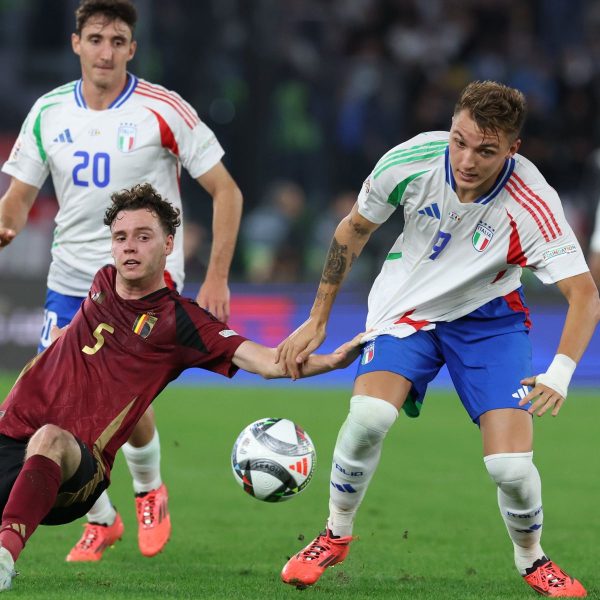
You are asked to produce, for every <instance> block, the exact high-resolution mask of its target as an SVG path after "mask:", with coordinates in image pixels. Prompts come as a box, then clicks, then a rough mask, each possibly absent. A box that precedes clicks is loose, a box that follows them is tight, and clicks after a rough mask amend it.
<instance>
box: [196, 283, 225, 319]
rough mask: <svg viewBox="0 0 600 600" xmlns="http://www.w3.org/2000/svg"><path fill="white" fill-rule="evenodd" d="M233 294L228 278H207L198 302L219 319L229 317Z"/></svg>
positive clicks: (199, 293)
mask: <svg viewBox="0 0 600 600" xmlns="http://www.w3.org/2000/svg"><path fill="white" fill-rule="evenodd" d="M230 298H231V294H230V292H229V286H228V285H227V280H226V279H216V278H213V279H206V280H205V281H204V283H203V284H202V285H201V286H200V291H199V292H198V296H197V297H196V302H197V303H198V304H199V305H200V306H201V307H202V308H205V309H206V310H207V311H208V312H210V313H212V314H213V315H214V316H215V317H217V319H219V321H223V323H226V322H227V321H228V319H229V301H230Z"/></svg>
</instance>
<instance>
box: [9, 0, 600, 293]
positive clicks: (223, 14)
mask: <svg viewBox="0 0 600 600" xmlns="http://www.w3.org/2000/svg"><path fill="white" fill-rule="evenodd" d="M137 1H138V2H140V3H142V2H143V3H144V10H143V11H140V12H141V13H142V14H143V20H142V21H141V22H140V24H139V27H138V31H137V35H138V37H139V38H141V39H143V44H141V45H140V47H141V51H140V52H138V56H137V58H136V61H137V64H136V65H134V70H135V71H136V72H138V73H139V74H140V75H141V76H144V77H146V78H150V79H155V80H157V81H158V82H160V83H161V84H163V85H165V86H166V87H168V88H174V89H177V90H180V91H181V92H182V94H183V95H184V97H186V98H189V99H190V100H191V101H192V103H193V104H194V105H195V106H196V107H197V108H198V109H199V112H200V113H201V114H203V115H206V116H207V120H208V123H207V124H208V125H209V126H210V127H211V128H212V129H213V130H214V131H215V133H216V135H217V137H218V138H219V139H222V140H224V142H225V144H224V145H225V146H226V147H227V148H228V154H227V158H226V161H227V166H228V167H229V168H230V170H231V171H232V172H235V173H236V176H237V178H238V179H239V183H240V185H241V187H242V189H244V190H245V195H246V196H247V208H246V215H245V218H248V217H249V216H250V215H251V214H252V213H253V212H255V210H256V211H260V210H262V211H263V212H264V211H265V207H264V200H261V199H264V198H265V197H266V196H267V195H270V194H271V192H270V191H269V190H271V188H273V187H276V186H277V183H276V182H278V181H280V180H289V181H294V182H296V183H297V185H298V186H300V188H301V189H302V190H303V191H301V192H300V195H303V196H305V197H304V201H303V202H304V204H305V205H307V206H308V209H310V214H311V215H314V216H315V217H316V220H315V221H314V223H312V224H310V225H309V212H308V210H307V207H306V206H305V209H304V211H303V216H302V217H301V219H300V221H301V222H302V224H303V226H305V227H306V230H305V232H304V233H305V234H306V236H305V237H306V238H307V239H308V238H310V239H316V238H318V236H319V234H317V230H319V229H320V228H321V227H324V228H327V222H328V221H329V220H330V218H331V215H330V212H329V208H330V207H329V204H330V203H332V202H337V200H334V198H336V193H337V191H338V190H354V191H355V192H357V191H358V190H359V188H360V185H361V184H362V182H363V180H364V179H365V177H366V176H367V175H368V173H369V172H370V171H371V169H372V168H373V166H374V163H375V162H376V160H377V159H378V158H379V157H380V156H381V155H382V154H383V153H384V152H385V151H386V150H387V149H389V148H392V147H393V146H395V145H396V144H397V143H398V142H400V141H401V140H405V139H408V138H409V137H411V136H412V135H414V134H415V133H417V132H420V131H425V130H435V129H448V128H449V126H450V123H449V121H448V116H447V115H448V114H450V113H451V111H452V107H453V102H454V99H455V97H456V94H457V93H458V91H459V90H460V89H462V88H463V87H464V85H465V84H466V83H467V82H468V81H471V80H474V79H495V80H500V81H502V82H504V83H507V84H509V85H513V86H516V87H519V88H520V89H522V90H523V91H524V92H525V94H526V95H527V98H528V102H529V108H530V114H529V117H528V121H527V123H526V125H525V130H524V143H523V147H522V152H523V154H524V155H525V156H527V157H528V158H529V159H531V160H532V161H533V162H534V163H535V164H536V165H537V166H538V167H539V168H540V169H541V170H542V172H544V173H545V174H546V176H547V178H548V180H549V183H550V184H551V185H552V186H553V187H555V188H556V189H557V191H558V193H559V194H560V196H561V198H562V200H563V205H564V207H565V211H566V213H567V215H568V218H569V219H571V223H572V226H573V228H574V230H575V231H576V234H577V235H578V237H580V240H581V241H582V243H583V244H585V242H586V240H588V239H589V236H590V235H591V231H590V229H591V222H592V221H593V218H592V217H591V216H590V215H591V214H592V213H593V210H594V209H595V202H593V201H590V196H589V194H587V193H586V192H584V191H582V187H581V181H582V179H583V178H584V176H586V169H585V168H584V165H585V162H586V157H587V156H589V155H590V154H591V153H592V151H593V149H594V148H598V147H600V110H599V109H600V2H598V0H543V1H538V2H523V1H522V0H428V1H426V2H423V1H422V0H331V1H330V2H319V1H318V0H289V1H288V2H280V1H279V0H261V2H243V1H242V0H226V1H223V0H207V2H202V3H197V2H196V3H194V2H191V0H170V1H169V2H168V3H164V2H159V0H137ZM69 2H70V3H71V4H73V3H74V2H75V0H67V1H66V2H65V3H49V5H50V4H51V5H52V6H48V7H46V6H45V4H47V3H36V2H17V1H16V0H15V1H12V2H4V3H0V15H1V18H0V32H1V33H2V35H1V36H0V65H2V72H3V77H4V80H5V83H6V86H5V87H6V89H10V93H9V94H4V95H2V96H1V97H0V136H1V134H2V132H5V133H6V134H7V135H8V136H9V137H10V138H11V139H14V137H15V135H16V133H17V132H16V131H15V129H16V127H17V126H18V123H20V122H21V121H22V119H23V118H24V117H25V114H24V111H23V107H24V106H28V105H30V104H31V102H32V101H33V99H35V98H36V97H37V96H38V95H39V93H41V92H42V91H44V90H45V89H47V88H48V87H49V84H48V80H51V81H56V80H60V79H62V78H64V77H67V76H69V77H70V76H71V74H72V72H73V58H72V56H70V52H68V51H67V52H65V49H64V47H63V44H62V43H57V39H59V38H57V34H56V32H61V31H64V28H65V20H66V19H67V16H66V15H70V13H71V10H70V9H69V7H68V6H67V4H69ZM54 4H56V6H54ZM63 4H64V6H63ZM42 5H44V6H43V7H42ZM59 5H60V6H59ZM198 22H201V23H202V24H203V28H202V35H201V36H198V35H196V28H197V23H198ZM68 23H69V24H68V26H71V25H70V21H69V22H68ZM53 25H54V26H53ZM190 65H191V66H192V67H191V68H190ZM181 184H182V192H183V196H184V198H185V195H186V191H187V187H189V186H190V182H189V181H187V180H186V179H183V180H182V182H181ZM354 195H355V194H354ZM197 204H198V203H192V205H191V206H189V207H188V206H186V207H185V208H186V210H187V211H188V212H187V214H188V215H191V214H193V215H194V218H195V219H196V220H198V221H200V222H204V223H206V222H208V219H210V214H208V212H207V213H206V214H205V213H202V212H201V211H200V209H199V208H198V206H197ZM331 211H332V212H333V213H335V212H336V208H335V207H331ZM266 212H269V211H268V210H267V211H266ZM258 214H260V212H259V213H258ZM268 217H269V219H272V218H273V215H268ZM321 219H323V220H324V221H325V224H324V225H322V226H321V224H320V220H321ZM283 220H284V221H289V219H283ZM400 225H401V224H399V223H398V222H396V223H395V225H394V228H395V231H396V232H397V228H398V227H399V226H400ZM257 229H264V227H258V228H257ZM311 229H314V230H315V232H314V235H313V234H310V230H311ZM270 235H271V237H276V235H275V234H270ZM376 235H377V236H378V237H381V239H382V242H381V247H382V252H383V246H384V245H385V241H383V240H385V239H386V234H385V233H384V232H381V233H380V231H378V232H377V234H376ZM251 237H252V236H250V238H251ZM263 237H264V238H265V239H266V238H269V237H270V236H269V235H265V236H263ZM315 243H317V244H318V242H315ZM249 244H250V245H251V246H252V248H253V250H248V253H247V256H245V257H243V260H242V261H240V265H243V263H244V262H245V264H246V265H247V268H246V269H243V268H239V269H238V271H237V272H236V271H235V266H236V265H235V264H234V271H233V276H234V277H237V278H243V277H244V272H248V273H249V274H250V276H251V277H252V279H253V280H257V281H266V280H267V279H268V278H270V277H276V278H277V279H279V280H289V279H290V278H293V277H298V278H302V277H304V275H305V267H304V262H305V260H306V262H307V263H308V265H309V270H310V264H311V262H312V260H313V256H314V253H315V251H317V252H318V251H321V250H314V249H313V250H310V251H309V255H308V256H307V257H306V258H303V257H302V256H300V255H299V253H300V251H301V250H300V246H299V245H297V246H296V247H293V246H292V245H289V244H288V245H287V247H286V246H285V245H283V246H282V245H281V242H278V243H277V244H278V246H277V250H276V251H275V252H273V251H272V248H273V247H274V246H273V243H272V242H261V243H257V242H256V241H255V240H253V241H252V242H249ZM307 245H308V244H302V247H306V246H307ZM265 247H270V248H271V251H265V250H264V248H265ZM258 248H262V250H257V249H258ZM260 252H263V253H264V254H265V256H271V258H266V259H265V261H263V262H261V261H260V260H258V259H257V258H256V256H254V254H255V253H259V254H260ZM273 256H277V258H273ZM373 260H377V259H375V258H373ZM248 261H250V262H248ZM250 263H251V264H252V266H250ZM198 267H199V269H200V265H198ZM361 268H362V267H361ZM200 270H201V269H200ZM194 277H195V276H194Z"/></svg>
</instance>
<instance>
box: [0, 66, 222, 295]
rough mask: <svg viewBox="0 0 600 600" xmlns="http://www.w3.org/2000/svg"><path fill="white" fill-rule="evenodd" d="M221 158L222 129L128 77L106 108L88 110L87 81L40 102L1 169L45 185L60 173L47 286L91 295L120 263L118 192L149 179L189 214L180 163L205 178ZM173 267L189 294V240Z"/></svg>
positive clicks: (173, 97)
mask: <svg viewBox="0 0 600 600" xmlns="http://www.w3.org/2000/svg"><path fill="white" fill-rule="evenodd" d="M222 156H223V149H222V148H221V146H220V145H219V143H218V141H217V139H216V138H215V136H214V134H213V132H212V131H211V130H210V129H209V128H208V127H207V126H206V125H205V124H204V123H202V121H200V119H199V118H198V115H197V114H196V111H195V110H194V109H193V108H192V107H191V106H190V105H189V104H188V103H187V102H185V101H184V100H183V99H182V98H181V97H180V96H179V95H178V94H176V93H174V92H171V91H169V90H166V89H165V88H163V87H161V86H159V85H155V84H152V83H149V82H147V81H144V80H143V79H138V78H137V77H135V76H134V75H132V74H128V77H127V84H126V85H125V88H124V89H123V91H122V92H121V94H120V95H119V96H118V97H117V98H116V99H115V100H114V101H113V103H112V104H111V106H110V107H109V108H107V109H106V110H91V109H90V108H89V107H88V106H87V105H86V103H85V99H84V97H83V94H82V81H81V80H78V81H73V82H71V83H68V84H66V85H64V86H62V87H59V88H56V89H55V90H53V91H51V92H50V93H48V94H46V95H44V96H42V97H41V98H40V99H38V100H37V102H36V103H35V104H34V106H33V107H32V109H31V110H30V112H29V115H28V117H27V118H26V120H25V122H24V124H23V126H22V128H21V132H20V134H19V137H18V138H17V141H16V142H15V145H14V147H13V150H12V153H11V155H10V157H9V159H8V161H7V162H6V163H5V164H4V166H3V168H2V170H3V171H4V172H5V173H7V174H9V175H11V176H13V177H16V178H17V179H19V180H20V181H23V182H24V183H27V184H29V185H32V186H34V187H37V188H40V187H41V186H42V185H43V183H44V181H45V180H46V178H47V177H48V174H51V176H52V181H53V183H54V188H55V191H56V196H57V199H58V204H59V212H58V214H57V216H56V229H55V231H54V239H53V243H52V264H51V265H50V271H49V273H48V287H49V288H50V289H52V290H54V291H56V292H59V293H61V294H67V295H71V296H79V297H84V296H85V295H86V294H87V292H88V290H89V288H90V284H91V283H92V280H93V278H94V275H95V273H96V271H97V270H98V269H99V268H100V267H102V266H103V265H105V264H107V263H111V262H112V259H111V254H110V231H109V229H108V227H106V225H104V223H103V217H104V212H105V210H106V208H107V207H108V206H109V205H110V195H111V194H112V193H113V192H116V191H120V190H122V189H125V188H131V187H133V186H134V185H136V184H139V183H146V182H148V183H151V184H152V185H153V186H154V188H155V189H156V190H157V191H158V192H159V193H160V194H161V195H162V196H163V198H166V199H167V200H169V202H171V203H172V204H173V205H174V206H176V207H177V208H181V197H180V190H179V179H180V175H181V166H183V167H184V168H185V169H186V170H187V171H188V173H189V174H190V176H191V177H193V178H194V179H196V178H197V177H199V176H201V175H203V174H204V173H206V172H207V171H208V170H209V169H210V168H212V167H213V166H214V165H216V164H217V163H218V162H219V161H220V159H221V157H222ZM167 270H168V271H169V273H170V274H171V276H172V278H173V280H174V281H175V283H176V284H177V287H178V289H179V290H181V289H182V286H183V280H184V266H183V236H182V235H179V236H176V238H175V247H174V251H173V253H172V254H171V256H169V257H168V259H167Z"/></svg>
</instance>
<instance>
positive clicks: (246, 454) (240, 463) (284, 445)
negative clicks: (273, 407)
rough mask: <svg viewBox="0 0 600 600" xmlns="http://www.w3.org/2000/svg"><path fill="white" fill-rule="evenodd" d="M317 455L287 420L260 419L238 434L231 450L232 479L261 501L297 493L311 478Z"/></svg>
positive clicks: (309, 443) (306, 437) (278, 498)
mask: <svg viewBox="0 0 600 600" xmlns="http://www.w3.org/2000/svg"><path fill="white" fill-rule="evenodd" d="M316 461H317V454H316V452H315V447H314V445H313V443H312V441H311V439H310V438H309V437H308V434H307V433H306V432H305V431H304V430H303V429H302V427H300V425H297V424H296V423H294V422H293V421H290V420H289V419H260V420H258V421H255V422H254V423H250V425H248V427H246V428H245V429H244V430H243V431H242V433H240V435H239V436H238V438H237V440H236V441H235V444H234V446H233V451H232V453H231V466H232V468H233V475H234V477H235V480H236V481H237V482H238V483H239V484H240V485H241V486H242V488H243V490H244V491H245V492H247V493H248V494H250V495H251V496H253V497H254V498H256V499H258V500H263V501H264V502H281V501H283V500H289V499H290V498H293V497H294V496H297V495H298V494H299V493H300V492H301V491H302V490H303V489H305V488H306V486H307V485H308V484H309V482H310V480H311V479H312V476H313V472H314V469H315V464H316Z"/></svg>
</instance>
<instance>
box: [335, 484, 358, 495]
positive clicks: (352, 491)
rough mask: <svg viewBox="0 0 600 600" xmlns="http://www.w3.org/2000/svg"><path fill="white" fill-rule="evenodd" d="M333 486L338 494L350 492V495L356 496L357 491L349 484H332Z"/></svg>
mask: <svg viewBox="0 0 600 600" xmlns="http://www.w3.org/2000/svg"><path fill="white" fill-rule="evenodd" d="M331 485H332V486H333V487H334V488H335V489H336V490H338V492H348V493H349V494H356V490H355V489H354V488H353V487H352V486H351V485H350V484H349V483H344V484H343V485H340V484H339V483H335V482H333V481H332V482H331Z"/></svg>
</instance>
